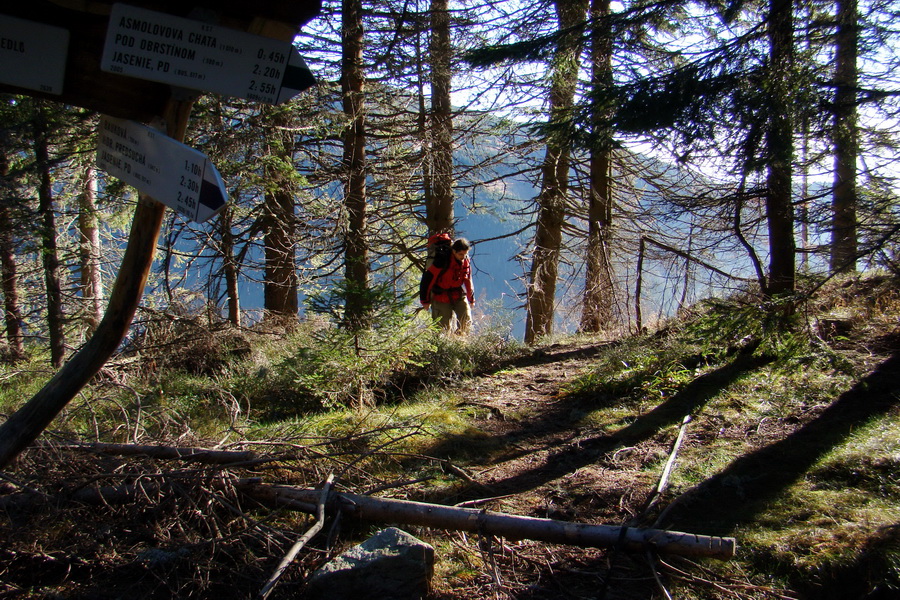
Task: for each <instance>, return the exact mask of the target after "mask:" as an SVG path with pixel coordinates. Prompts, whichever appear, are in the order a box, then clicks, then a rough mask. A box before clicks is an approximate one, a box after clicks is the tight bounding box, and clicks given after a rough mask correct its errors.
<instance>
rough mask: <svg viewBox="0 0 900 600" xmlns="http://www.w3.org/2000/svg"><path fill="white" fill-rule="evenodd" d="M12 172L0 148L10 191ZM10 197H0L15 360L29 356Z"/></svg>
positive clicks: (2, 273) (2, 275)
mask: <svg viewBox="0 0 900 600" xmlns="http://www.w3.org/2000/svg"><path fill="white" fill-rule="evenodd" d="M8 175H9V160H8V159H7V157H6V151H5V149H0V181H2V182H3V184H4V185H0V190H3V191H4V196H5V195H6V190H7V186H6V185H5V183H6V181H5V180H6V177H7V176H8ZM11 212H12V211H11V210H10V207H9V204H8V199H7V198H0V291H2V292H3V322H4V324H5V325H6V344H7V348H8V352H9V357H10V359H12V360H13V361H17V360H21V359H22V358H23V357H24V356H25V346H24V343H23V340H22V312H21V310H20V309H19V292H18V280H19V276H18V273H17V269H16V252H15V242H14V241H13V231H12V217H11V214H10V213H11Z"/></svg>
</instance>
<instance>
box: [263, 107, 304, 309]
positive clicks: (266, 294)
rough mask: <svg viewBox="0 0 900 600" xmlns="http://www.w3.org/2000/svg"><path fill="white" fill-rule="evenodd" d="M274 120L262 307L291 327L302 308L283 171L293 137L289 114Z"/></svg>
mask: <svg viewBox="0 0 900 600" xmlns="http://www.w3.org/2000/svg"><path fill="white" fill-rule="evenodd" d="M268 110H272V111H276V112H275V114H274V118H273V119H272V128H273V131H271V132H270V134H269V135H268V141H269V148H268V152H269V154H270V158H271V159H272V160H270V161H269V162H268V163H267V164H266V168H265V173H266V192H265V213H264V217H263V218H264V219H265V233H264V234H263V242H264V245H265V251H264V254H265V272H264V278H265V281H264V284H263V305H264V307H265V309H266V314H267V315H269V316H271V317H274V318H276V319H284V320H285V321H286V322H288V323H290V322H291V321H292V320H293V319H296V317H297V311H298V309H299V308H300V305H299V298H298V296H297V293H298V282H297V270H296V263H295V246H294V244H295V239H294V238H295V234H296V215H295V212H294V194H293V186H292V185H291V182H290V181H289V178H288V177H287V176H285V174H284V173H283V171H282V165H292V164H293V154H294V153H293V150H294V144H293V133H291V131H290V127H289V126H288V125H289V120H290V114H289V113H288V112H287V111H286V110H284V109H283V108H278V107H275V108H271V109H268Z"/></svg>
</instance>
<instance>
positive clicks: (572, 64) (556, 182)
mask: <svg viewBox="0 0 900 600" xmlns="http://www.w3.org/2000/svg"><path fill="white" fill-rule="evenodd" d="M555 6H556V14H557V18H558V20H559V28H560V29H561V30H562V29H570V28H573V27H576V26H577V25H578V24H579V23H584V20H585V16H586V14H587V6H588V0H577V1H576V0H571V1H567V0H557V1H556V2H555ZM580 50H581V32H580V31H578V30H573V31H570V32H569V33H568V35H566V36H565V37H563V39H561V40H560V42H559V45H558V47H557V50H556V53H555V54H554V58H553V67H552V69H553V73H552V81H551V84H550V123H551V124H564V123H565V122H566V121H567V120H568V119H569V117H570V111H571V108H572V105H573V102H574V98H575V87H576V85H577V83H578V56H579V53H580ZM565 129H566V128H565V127H564V126H563V127H560V128H559V130H558V132H557V133H554V134H553V135H550V136H549V137H548V138H547V151H546V154H545V156H544V162H543V165H542V167H541V192H540V195H539V197H538V204H539V207H540V208H539V212H538V220H537V230H536V232H535V240H534V246H535V247H534V255H533V256H532V262H531V271H530V273H529V279H528V289H527V301H526V306H527V314H526V318H525V343H526V344H533V343H534V342H535V341H536V340H537V339H538V338H540V337H543V336H547V335H550V334H551V333H553V316H554V302H555V296H556V280H557V275H558V272H559V253H560V248H561V246H562V226H563V222H564V221H565V218H566V194H567V192H568V187H569V150H570V147H571V141H570V136H569V135H568V134H567V133H564V131H565Z"/></svg>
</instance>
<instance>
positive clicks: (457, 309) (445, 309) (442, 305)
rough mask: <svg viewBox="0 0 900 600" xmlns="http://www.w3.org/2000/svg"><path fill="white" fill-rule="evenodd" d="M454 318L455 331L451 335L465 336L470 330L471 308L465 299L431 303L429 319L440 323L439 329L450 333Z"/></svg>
mask: <svg viewBox="0 0 900 600" xmlns="http://www.w3.org/2000/svg"><path fill="white" fill-rule="evenodd" d="M454 315H455V316H456V330H454V331H453V333H458V334H460V335H465V334H467V333H469V330H470V329H471V328H472V308H471V307H470V306H469V303H468V302H467V301H466V299H465V298H463V299H461V300H457V301H456V302H432V303H431V318H432V319H434V320H435V321H440V323H441V327H442V328H443V329H444V330H446V331H451V329H450V326H451V324H452V322H453V317H454Z"/></svg>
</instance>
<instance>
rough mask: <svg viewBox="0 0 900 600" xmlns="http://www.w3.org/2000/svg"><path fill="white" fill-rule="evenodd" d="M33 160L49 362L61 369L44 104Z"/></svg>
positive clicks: (38, 106) (36, 123) (36, 120)
mask: <svg viewBox="0 0 900 600" xmlns="http://www.w3.org/2000/svg"><path fill="white" fill-rule="evenodd" d="M32 123H33V125H32V127H33V134H34V146H33V148H34V158H35V167H36V170H37V176H38V214H39V215H40V225H39V230H38V231H39V234H38V237H39V239H40V241H41V265H42V266H43V268H44V286H45V293H46V294H47V331H48V335H49V338H50V362H51V363H52V364H53V366H54V367H56V368H59V367H60V366H62V364H63V360H64V359H65V353H66V340H65V335H64V333H63V306H62V285H61V284H60V279H59V250H58V248H57V233H56V214H55V213H54V209H53V180H52V179H51V173H50V140H49V131H48V128H49V126H48V124H47V109H46V107H45V106H44V105H43V101H35V103H34V116H33V121H32Z"/></svg>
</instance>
